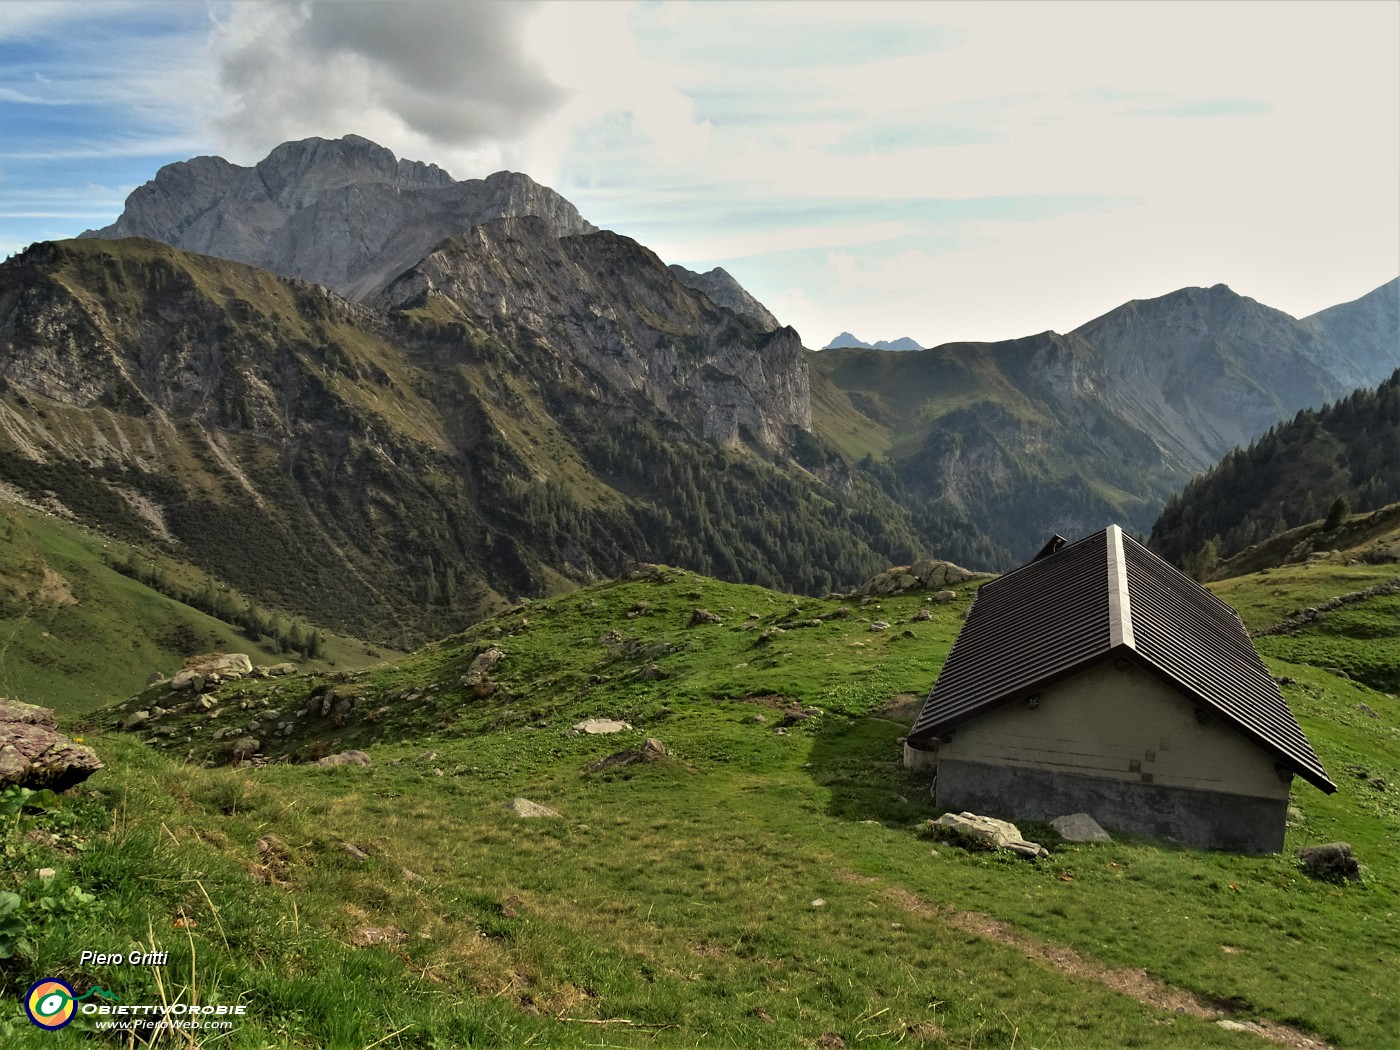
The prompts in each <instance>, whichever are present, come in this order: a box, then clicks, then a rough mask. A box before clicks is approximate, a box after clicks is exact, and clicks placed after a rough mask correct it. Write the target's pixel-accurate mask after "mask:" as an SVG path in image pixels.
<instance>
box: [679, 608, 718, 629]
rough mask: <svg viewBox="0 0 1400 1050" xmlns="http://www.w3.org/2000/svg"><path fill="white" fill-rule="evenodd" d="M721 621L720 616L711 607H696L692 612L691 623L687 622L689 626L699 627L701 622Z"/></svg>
mask: <svg viewBox="0 0 1400 1050" xmlns="http://www.w3.org/2000/svg"><path fill="white" fill-rule="evenodd" d="M720 622H721V621H720V618H719V617H718V616H716V615H715V614H714V613H712V612H710V610H709V609H695V610H694V611H693V612H691V614H690V623H689V624H687V626H689V627H699V626H700V625H701V624H706V623H720Z"/></svg>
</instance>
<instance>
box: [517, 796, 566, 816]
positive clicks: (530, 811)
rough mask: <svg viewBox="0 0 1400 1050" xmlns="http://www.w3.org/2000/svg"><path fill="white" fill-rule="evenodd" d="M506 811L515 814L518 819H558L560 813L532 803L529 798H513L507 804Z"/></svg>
mask: <svg viewBox="0 0 1400 1050" xmlns="http://www.w3.org/2000/svg"><path fill="white" fill-rule="evenodd" d="M506 809H508V810H510V812H512V813H514V814H515V815H516V816H517V817H557V816H559V814H558V813H556V812H554V810H552V809H550V808H549V807H548V806H541V805H540V804H539V803H538V802H531V801H530V800H529V799H528V798H513V799H511V800H510V801H509V802H507V803H506Z"/></svg>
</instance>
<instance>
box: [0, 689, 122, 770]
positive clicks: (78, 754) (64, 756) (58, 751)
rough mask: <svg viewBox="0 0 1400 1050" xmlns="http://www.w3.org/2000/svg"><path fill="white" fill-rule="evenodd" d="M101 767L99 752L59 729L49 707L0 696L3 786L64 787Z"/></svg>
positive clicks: (0, 747)
mask: <svg viewBox="0 0 1400 1050" xmlns="http://www.w3.org/2000/svg"><path fill="white" fill-rule="evenodd" d="M101 768H102V763H101V762H99V761H98V760H97V752H95V751H93V750H92V748H90V747H84V746H83V745H81V744H75V743H74V742H73V741H72V740H70V739H69V738H68V737H66V736H64V735H63V734H62V733H60V732H59V731H58V723H57V722H56V721H55V720H54V714H53V712H52V711H50V710H49V709H48V708H46V707H38V706H37V705H35V704H26V703H21V702H20V701H18V700H7V699H0V788H3V787H9V786H11V785H18V786H20V787H27V788H31V789H35V790H41V789H43V788H49V789H50V790H53V791H63V790H65V789H66V788H70V787H72V786H73V785H74V784H79V783H81V782H82V781H84V780H86V779H87V778H88V777H90V776H92V774H93V773H95V772H97V771H98V770H99V769H101Z"/></svg>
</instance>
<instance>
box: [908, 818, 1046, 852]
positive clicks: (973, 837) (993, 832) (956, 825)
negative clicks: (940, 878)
mask: <svg viewBox="0 0 1400 1050" xmlns="http://www.w3.org/2000/svg"><path fill="white" fill-rule="evenodd" d="M924 827H925V828H926V829H927V830H928V831H929V832H930V833H933V834H935V835H937V836H938V837H940V838H951V839H953V840H955V841H958V842H960V843H962V844H963V845H969V844H970V845H971V846H972V847H974V848H982V849H1005V850H1010V851H1011V852H1012V853H1015V854H1017V855H1019V856H1022V857H1026V858H1028V859H1034V858H1036V857H1046V856H1049V855H1050V851H1049V850H1047V849H1044V848H1042V847H1041V846H1040V844H1039V843H1035V842H1027V841H1026V840H1025V839H1024V838H1023V837H1022V835H1021V831H1020V829H1019V828H1017V827H1016V825H1015V824H1012V823H1011V822H1010V821H1006V820H998V819H996V818H995V817H983V816H979V815H978V814H976V813H967V812H963V813H944V814H943V815H942V816H941V817H939V818H938V819H937V820H931V821H926V822H925V824H924Z"/></svg>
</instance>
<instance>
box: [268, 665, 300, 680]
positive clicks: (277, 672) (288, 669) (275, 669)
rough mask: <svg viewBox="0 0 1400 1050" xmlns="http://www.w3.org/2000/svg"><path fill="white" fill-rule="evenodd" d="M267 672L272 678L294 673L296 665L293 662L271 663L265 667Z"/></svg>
mask: <svg viewBox="0 0 1400 1050" xmlns="http://www.w3.org/2000/svg"><path fill="white" fill-rule="evenodd" d="M267 673H268V674H270V675H272V676H273V677H274V678H280V677H281V676H283V675H288V674H296V673H297V665H296V664H293V663H280V664H273V665H272V666H271V667H269V668H268V669H267Z"/></svg>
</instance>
